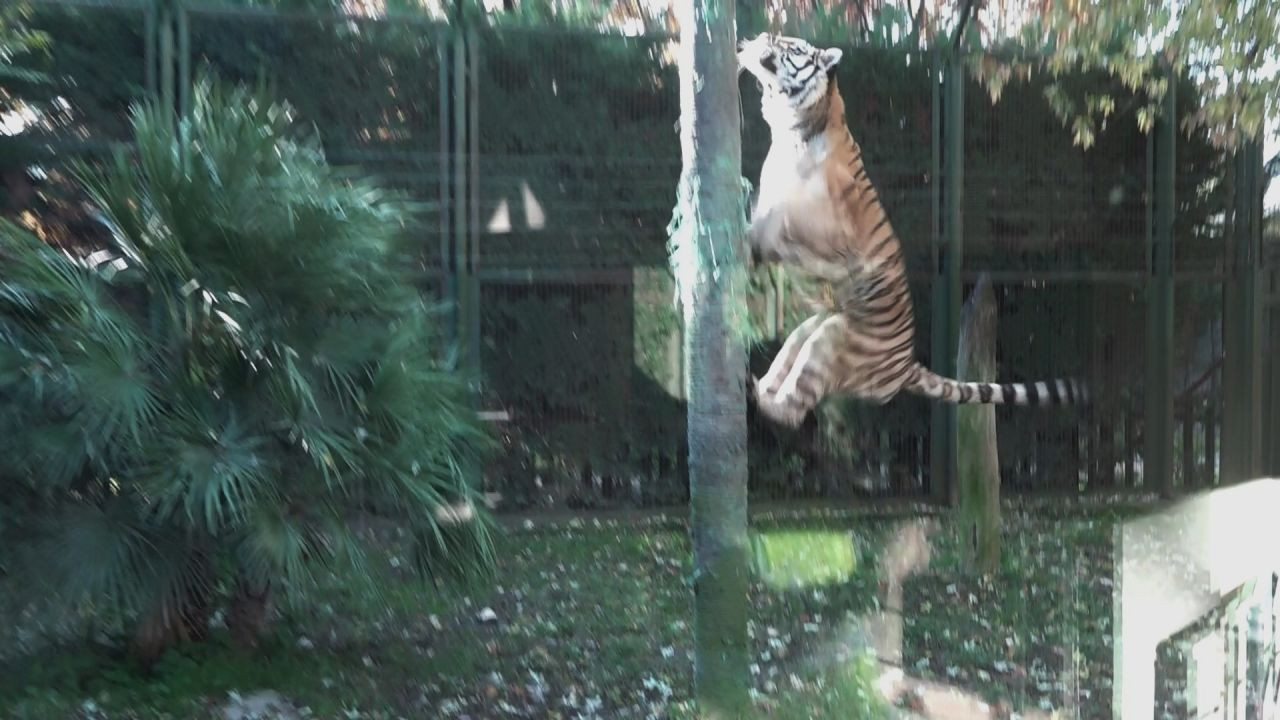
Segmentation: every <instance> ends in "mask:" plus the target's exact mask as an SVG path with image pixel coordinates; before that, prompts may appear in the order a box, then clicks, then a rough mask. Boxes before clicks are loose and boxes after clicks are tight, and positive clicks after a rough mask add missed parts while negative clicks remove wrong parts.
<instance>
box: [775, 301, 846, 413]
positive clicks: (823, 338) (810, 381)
mask: <svg viewBox="0 0 1280 720" xmlns="http://www.w3.org/2000/svg"><path fill="white" fill-rule="evenodd" d="M810 319H811V320H812V319H814V318H810ZM797 330H798V328H797ZM848 333H849V326H848V319H847V318H846V317H845V316H844V315H838V314H837V315H828V316H826V317H825V318H823V319H821V322H820V324H819V325H818V327H817V328H816V329H813V330H812V332H810V334H809V335H808V337H807V338H805V339H804V340H803V344H802V345H801V346H800V349H799V351H798V352H796V354H795V356H794V357H792V358H790V363H789V366H788V367H787V368H786V369H785V373H786V375H785V377H784V378H783V380H782V382H781V383H779V384H778V385H777V386H776V387H775V388H773V389H772V390H771V391H769V386H767V385H763V384H762V385H761V386H757V392H756V404H757V406H758V407H759V408H760V411H761V412H763V413H764V414H765V415H766V416H768V417H769V418H770V419H772V420H773V421H775V422H778V423H781V424H783V425H786V426H788V427H793V428H794V427H798V426H799V425H800V423H801V422H803V421H804V418H805V416H806V415H808V414H809V412H810V411H811V410H813V408H815V407H817V405H818V403H819V402H820V401H821V400H822V398H823V397H824V396H826V394H827V393H828V392H829V391H830V390H831V388H833V387H835V386H836V385H837V384H838V382H839V379H838V378H832V377H831V372H832V370H833V368H834V367H836V362H835V361H836V353H837V351H838V350H839V348H840V347H841V346H842V345H843V344H844V342H845V341H846V339H847V337H848ZM788 342H790V340H788ZM784 349H785V348H784ZM787 359H788V358H787V357H786V356H785V355H784V354H779V356H778V359H777V360H775V361H774V365H775V366H776V365H777V364H778V363H780V362H783V361H785V360H787ZM773 372H774V368H773V367H770V368H769V375H772V374H773ZM779 372H782V370H781V369H779Z"/></svg>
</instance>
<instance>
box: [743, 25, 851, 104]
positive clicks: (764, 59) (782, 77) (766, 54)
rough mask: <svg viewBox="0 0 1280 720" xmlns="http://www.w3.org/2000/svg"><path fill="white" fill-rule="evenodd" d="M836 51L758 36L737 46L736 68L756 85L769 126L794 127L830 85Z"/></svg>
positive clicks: (837, 58)
mask: <svg viewBox="0 0 1280 720" xmlns="http://www.w3.org/2000/svg"><path fill="white" fill-rule="evenodd" d="M842 55H843V52H842V51H841V50H840V48H827V49H825V50H824V49H822V48H818V47H815V46H813V45H811V44H809V43H808V42H807V41H805V40H801V39H800V38H793V37H786V36H783V35H769V34H767V33H760V34H759V35H757V36H756V37H754V38H752V39H751V40H744V41H742V42H741V43H739V44H738V67H739V69H742V70H746V71H748V72H750V73H751V74H752V75H754V76H755V78H756V80H757V81H759V83H760V88H761V94H762V95H763V97H762V98H761V105H762V109H763V111H764V116H765V120H766V121H768V122H769V124H770V125H778V124H779V123H781V124H783V125H788V124H789V125H794V124H795V122H796V121H797V120H800V119H803V117H804V115H805V114H806V113H807V111H809V110H811V109H813V108H814V107H815V106H817V105H818V104H819V103H820V102H821V101H822V100H823V98H825V97H826V95H827V89H828V86H829V85H830V83H832V82H834V81H835V80H834V78H833V77H832V71H833V70H835V67H836V65H837V64H838V63H839V62H840V58H841V56H842Z"/></svg>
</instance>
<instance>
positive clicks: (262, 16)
mask: <svg viewBox="0 0 1280 720" xmlns="http://www.w3.org/2000/svg"><path fill="white" fill-rule="evenodd" d="M46 1H49V0H40V2H46ZM52 1H54V2H67V1H68V0H52ZM71 1H74V2H80V1H83V0H71ZM184 9H185V10H186V11H187V12H189V13H193V14H197V15H219V16H224V17H239V18H243V19H245V20H253V21H262V20H312V21H316V22H326V21H329V22H360V23H386V24H388V25H392V24H400V23H406V22H407V23H411V24H414V25H422V26H424V27H430V28H434V29H437V30H441V31H448V30H451V29H452V28H450V26H449V25H448V24H447V23H444V22H442V21H441V20H439V19H437V18H432V17H427V16H426V15H425V14H424V13H421V12H407V11H403V10H387V11H384V12H383V13H381V14H379V15H376V16H374V15H360V14H357V13H346V12H338V11H330V10H281V9H277V8H266V7H251V6H245V5H232V4H229V3H221V2H211V3H190V4H188V5H186V7H185V8H184Z"/></svg>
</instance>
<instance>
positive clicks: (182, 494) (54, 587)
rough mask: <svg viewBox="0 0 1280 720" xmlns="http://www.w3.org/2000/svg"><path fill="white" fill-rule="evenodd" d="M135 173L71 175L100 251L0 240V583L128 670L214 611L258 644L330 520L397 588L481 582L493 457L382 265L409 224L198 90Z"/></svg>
mask: <svg viewBox="0 0 1280 720" xmlns="http://www.w3.org/2000/svg"><path fill="white" fill-rule="evenodd" d="M133 130H134V140H135V145H136V153H137V161H136V162H132V161H131V160H130V159H129V157H128V156H126V155H125V154H123V153H121V154H118V155H117V156H116V157H115V160H114V164H111V165H110V166H109V167H108V169H106V170H105V171H103V172H94V171H82V172H81V175H82V177H83V178H84V181H85V183H86V185H87V186H88V188H89V191H90V196H91V197H92V199H93V201H94V204H95V205H96V207H97V210H98V211H99V213H100V218H101V220H102V222H103V224H104V225H105V226H106V229H107V231H108V235H109V240H108V241H107V242H106V243H105V244H104V245H102V246H100V247H93V248H88V249H87V250H89V251H91V252H87V253H86V254H83V255H81V254H70V253H64V252H60V251H58V250H55V249H54V248H52V247H50V246H49V245H47V244H45V243H43V242H41V241H39V240H38V239H36V238H34V237H31V236H30V235H28V234H26V233H25V232H23V231H21V230H19V229H18V228H16V227H13V226H11V225H6V226H4V227H3V229H2V230H0V488H2V489H3V492H0V548H3V550H0V568H3V569H4V570H6V571H7V572H9V573H11V574H12V575H13V576H15V577H18V578H21V579H22V580H23V584H24V585H25V586H27V587H28V588H30V589H31V590H33V591H36V593H37V597H40V596H46V595H47V596H49V597H52V598H55V599H56V600H58V601H60V602H62V603H65V604H66V605H67V606H68V607H71V608H76V607H79V608H84V607H90V608H92V609H93V614H94V615H95V618H96V619H97V620H98V621H100V622H101V623H104V624H105V625H106V626H108V627H116V628H119V629H123V630H126V631H128V632H129V633H130V634H131V635H132V637H133V646H134V648H135V650H136V651H137V652H138V653H139V654H140V655H141V656H142V657H144V658H147V659H150V658H154V657H156V656H157V654H158V653H159V652H161V651H162V650H163V649H164V648H166V647H168V646H170V645H172V644H173V643H176V642H179V641H183V640H191V639H200V638H201V637H203V635H204V634H205V632H206V630H207V628H208V617H209V615H210V613H211V612H212V610H213V609H214V608H215V606H216V605H217V604H219V603H220V602H221V601H222V600H223V599H226V600H227V602H229V613H228V623H229V625H230V626H231V630H232V632H233V635H234V637H235V638H236V639H237V640H239V641H241V642H242V643H244V644H246V645H252V644H254V643H255V642H256V640H257V637H258V636H259V634H260V633H261V632H262V631H263V630H264V628H265V626H266V623H267V621H268V619H269V618H270V609H271V604H272V602H273V601H274V600H275V599H276V598H278V597H279V596H280V595H282V594H283V595H286V596H287V595H288V594H291V593H295V592H300V591H303V590H305V588H306V586H307V583H308V580H309V578H310V573H311V570H312V567H313V564H314V563H316V562H327V561H333V560H337V559H340V558H345V559H347V560H350V561H354V562H359V560H360V557H361V553H360V548H359V545H358V543H357V542H356V540H355V535H354V534H353V531H352V529H351V526H350V523H349V521H350V520H351V519H352V516H353V515H354V514H359V513H373V514H376V515H382V516H385V517H388V518H390V519H392V520H394V521H396V522H398V523H400V524H401V525H403V526H407V527H408V528H409V529H410V530H411V531H412V533H413V536H414V538H415V539H416V541H417V542H416V548H417V550H418V560H419V568H420V569H422V570H423V571H425V572H428V573H440V572H445V573H463V572H469V571H472V570H476V569H482V568H484V567H486V566H487V562H488V561H489V559H490V555H491V553H490V541H489V535H488V524H487V522H486V521H485V519H484V517H483V516H480V515H477V516H476V520H475V521H474V522H466V523H461V524H457V523H455V524H448V523H447V522H442V521H441V520H440V519H438V518H437V511H439V510H441V509H442V508H443V507H444V506H446V505H449V504H452V503H457V502H464V503H467V502H470V501H471V500H472V499H473V498H474V496H475V491H474V490H473V488H472V487H471V485H470V482H469V479H470V478H471V477H473V476H475V475H477V474H478V472H477V470H478V468H477V464H478V463H479V462H480V461H481V459H482V458H483V456H484V454H485V451H486V449H487V448H488V447H489V446H490V440H489V438H488V436H487V434H486V431H485V429H484V428H483V427H482V426H481V425H480V421H479V420H478V419H477V418H476V416H475V413H474V411H473V409H472V407H471V402H470V398H469V397H468V389H467V385H466V378H464V377H461V376H459V375H458V374H457V373H456V372H454V371H452V370H451V369H450V368H449V367H448V365H447V364H446V363H445V362H444V361H443V359H442V358H443V357H444V355H445V353H444V348H443V347H442V345H441V343H440V342H439V340H438V339H437V336H436V335H435V332H434V324H435V323H434V319H433V318H432V316H431V312H430V309H429V308H428V307H426V306H425V305H424V304H423V302H422V300H421V298H420V296H419V293H418V290H417V288H416V286H415V281H414V277H413V275H412V272H411V270H410V269H411V268H412V267H413V258H414V253H415V250H416V248H414V247H412V246H409V245H402V242H403V238H404V233H403V230H404V228H405V226H406V224H407V223H409V222H410V219H411V216H410V215H409V214H408V208H407V207H406V206H405V205H404V204H403V203H402V202H400V201H398V200H397V199H396V198H395V197H394V196H390V195H388V194H386V193H384V192H382V191H381V190H379V189H378V188H377V187H375V186H373V185H371V184H369V183H367V182H365V181H362V180H359V179H351V178H346V177H344V176H343V175H341V174H339V173H337V172H335V171H334V170H332V169H330V168H329V167H328V165H327V164H326V162H325V159H324V157H323V155H322V153H321V152H320V151H319V150H318V147H317V146H316V145H315V144H314V143H313V142H310V141H306V140H295V139H294V138H293V135H292V132H291V130H292V129H291V125H290V115H289V110H288V108H287V107H284V106H281V105H276V104H273V103H271V102H269V101H267V100H266V99H265V98H263V97H258V96H254V95H253V94H251V93H249V92H247V91H244V90H239V89H237V90H230V91H227V90H222V89H218V88H216V87H214V86H211V85H209V84H201V85H199V86H198V87H197V89H196V93H195V101H194V109H193V111H192V114H191V115H190V117H189V118H187V119H185V120H183V121H182V122H181V124H180V125H178V126H177V127H174V126H173V125H172V124H171V123H170V121H169V120H168V114H167V113H166V112H164V111H163V110H161V109H160V108H158V107H155V106H150V107H147V108H145V109H141V110H138V111H137V112H136V113H135V114H134V116H133Z"/></svg>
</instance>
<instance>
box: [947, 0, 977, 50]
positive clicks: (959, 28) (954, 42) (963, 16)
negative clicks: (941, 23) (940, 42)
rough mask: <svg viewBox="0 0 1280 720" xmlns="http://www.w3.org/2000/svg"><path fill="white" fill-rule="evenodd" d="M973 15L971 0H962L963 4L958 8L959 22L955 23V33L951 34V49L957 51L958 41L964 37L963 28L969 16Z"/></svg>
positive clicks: (967, 22) (958, 47)
mask: <svg viewBox="0 0 1280 720" xmlns="http://www.w3.org/2000/svg"><path fill="white" fill-rule="evenodd" d="M971 15H973V0H964V6H963V7H961V8H960V23H959V24H958V25H956V32H955V35H952V36H951V49H952V50H953V51H954V52H956V53H959V52H960V42H961V39H962V38H963V37H964V28H965V26H966V25H968V24H969V16H971Z"/></svg>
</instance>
